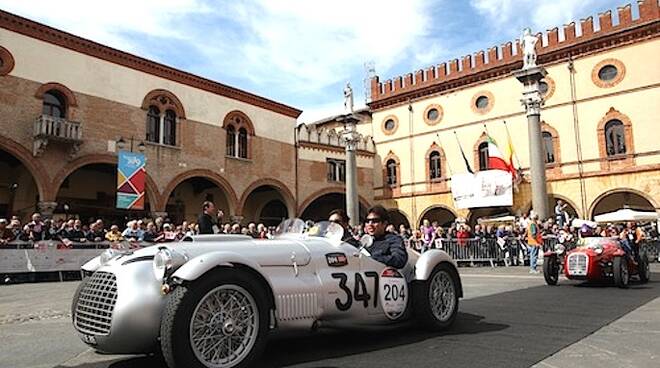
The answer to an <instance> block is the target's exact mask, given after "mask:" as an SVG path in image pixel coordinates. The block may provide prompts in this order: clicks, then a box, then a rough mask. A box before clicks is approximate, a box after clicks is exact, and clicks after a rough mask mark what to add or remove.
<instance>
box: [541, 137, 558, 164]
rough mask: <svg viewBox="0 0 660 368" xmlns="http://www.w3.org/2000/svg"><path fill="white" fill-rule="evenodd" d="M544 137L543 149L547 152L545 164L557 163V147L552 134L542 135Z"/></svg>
mask: <svg viewBox="0 0 660 368" xmlns="http://www.w3.org/2000/svg"><path fill="white" fill-rule="evenodd" d="M541 135H542V136H543V149H544V150H545V163H546V164H552V163H554V162H555V146H554V144H553V141H552V139H553V138H552V134H551V133H550V132H543V133H541Z"/></svg>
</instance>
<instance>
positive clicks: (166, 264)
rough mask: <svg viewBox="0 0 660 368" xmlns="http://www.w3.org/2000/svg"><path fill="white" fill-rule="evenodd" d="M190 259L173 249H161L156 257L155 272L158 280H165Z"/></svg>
mask: <svg viewBox="0 0 660 368" xmlns="http://www.w3.org/2000/svg"><path fill="white" fill-rule="evenodd" d="M187 261H188V257H186V256H185V255H184V254H181V253H179V252H177V251H175V250H173V249H168V248H164V247H163V248H161V249H160V250H159V251H158V253H156V255H155V256H154V262H153V267H152V268H153V271H154V276H155V277H156V279H157V280H163V279H164V278H165V276H167V274H168V273H170V272H172V271H174V270H176V269H177V268H179V267H181V266H182V265H183V264H184V263H186V262H187Z"/></svg>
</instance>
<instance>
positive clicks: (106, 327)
mask: <svg viewBox="0 0 660 368" xmlns="http://www.w3.org/2000/svg"><path fill="white" fill-rule="evenodd" d="M116 301H117V278H116V277H115V275H114V274H112V273H109V272H95V273H94V274H93V275H92V276H91V277H90V278H89V280H87V283H86V284H85V286H83V288H82V290H80V294H79V295H78V301H77V302H76V310H75V315H74V323H75V326H76V328H77V329H78V331H80V332H83V333H87V334H92V335H107V334H108V333H110V325H111V323H112V312H113V311H114V309H115V302H116Z"/></svg>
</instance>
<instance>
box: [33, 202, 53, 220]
mask: <svg viewBox="0 0 660 368" xmlns="http://www.w3.org/2000/svg"><path fill="white" fill-rule="evenodd" d="M56 207H57V202H48V201H42V202H39V203H37V208H39V213H41V216H43V217H48V218H50V217H53V212H55V208H56ZM30 215H32V214H30Z"/></svg>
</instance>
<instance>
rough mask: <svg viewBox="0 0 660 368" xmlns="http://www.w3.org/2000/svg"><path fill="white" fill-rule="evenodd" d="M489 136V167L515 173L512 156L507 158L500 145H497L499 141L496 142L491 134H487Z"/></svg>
mask: <svg viewBox="0 0 660 368" xmlns="http://www.w3.org/2000/svg"><path fill="white" fill-rule="evenodd" d="M487 137H488V169H489V170H503V171H508V172H510V173H512V174H513V173H514V172H515V170H514V169H513V165H511V164H510V162H511V157H509V160H507V159H505V158H504V155H503V154H502V152H501V151H500V149H499V147H497V143H496V142H495V140H494V139H493V138H492V137H491V136H490V135H487ZM507 161H508V162H507ZM513 175H515V174H513Z"/></svg>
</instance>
